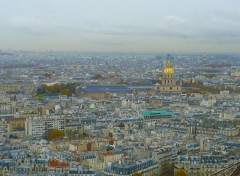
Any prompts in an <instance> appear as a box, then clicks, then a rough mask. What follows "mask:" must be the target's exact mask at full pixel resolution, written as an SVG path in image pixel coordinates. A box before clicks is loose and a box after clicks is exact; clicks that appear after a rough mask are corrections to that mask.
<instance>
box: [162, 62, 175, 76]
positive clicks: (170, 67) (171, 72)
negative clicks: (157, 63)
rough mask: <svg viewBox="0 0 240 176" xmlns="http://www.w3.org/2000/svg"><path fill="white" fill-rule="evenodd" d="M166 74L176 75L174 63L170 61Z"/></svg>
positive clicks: (165, 70)
mask: <svg viewBox="0 0 240 176" xmlns="http://www.w3.org/2000/svg"><path fill="white" fill-rule="evenodd" d="M164 74H174V69H173V68H172V63H171V61H170V60H168V63H167V68H165V69H164Z"/></svg>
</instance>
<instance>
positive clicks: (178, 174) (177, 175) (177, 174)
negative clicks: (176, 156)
mask: <svg viewBox="0 0 240 176" xmlns="http://www.w3.org/2000/svg"><path fill="white" fill-rule="evenodd" d="M186 175H187V174H186V172H185V171H184V170H183V169H181V170H178V171H176V172H175V173H174V176H186Z"/></svg>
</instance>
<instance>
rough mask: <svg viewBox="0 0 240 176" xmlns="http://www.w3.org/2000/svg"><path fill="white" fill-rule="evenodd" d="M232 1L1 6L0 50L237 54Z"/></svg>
mask: <svg viewBox="0 0 240 176" xmlns="http://www.w3.org/2000/svg"><path fill="white" fill-rule="evenodd" d="M238 4H240V3H239V2H238V1H237V0H233V1H231V3H229V1H227V0H221V1H217V0H213V1H211V2H208V1H206V0H203V1H201V2H199V1H192V0H184V1H181V3H180V2H178V1H176V0H172V1H168V2H165V1H157V0H151V1H147V0H140V1H139V0H138V1H137V0H132V1H131V2H129V1H127V0H122V1H118V2H116V1H115V2H113V1H110V0H103V1H93V0H90V1H81V0H80V1H76V0H71V1H56V0H53V1H50V2H49V1H46V0H43V1H34V2H33V1H29V0H24V1H21V2H17V1H14V0H13V1H5V2H2V4H1V7H0V19H1V21H2V22H1V24H0V32H1V34H2V35H1V40H0V48H1V49H11V50H32V51H96V52H170V53H172V52H210V53H211V52H215V53H216V52H219V53H239V50H238V48H239V46H240V37H239V36H240V23H239V21H240V13H239V12H238Z"/></svg>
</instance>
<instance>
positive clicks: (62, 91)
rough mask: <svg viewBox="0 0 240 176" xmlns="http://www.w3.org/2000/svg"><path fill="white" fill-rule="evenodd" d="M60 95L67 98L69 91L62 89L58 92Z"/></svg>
mask: <svg viewBox="0 0 240 176" xmlns="http://www.w3.org/2000/svg"><path fill="white" fill-rule="evenodd" d="M60 93H61V94H62V95H67V96H70V95H71V91H70V90H69V89H62V90H60Z"/></svg>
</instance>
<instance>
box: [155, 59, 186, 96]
mask: <svg viewBox="0 0 240 176" xmlns="http://www.w3.org/2000/svg"><path fill="white" fill-rule="evenodd" d="M156 90H158V91H160V92H181V90H182V88H181V86H179V85H177V80H176V77H175V75H174V69H173V68H172V63H171V61H170V60H168V63H167V68H165V69H164V71H163V77H162V84H161V85H160V86H157V87H156Z"/></svg>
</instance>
